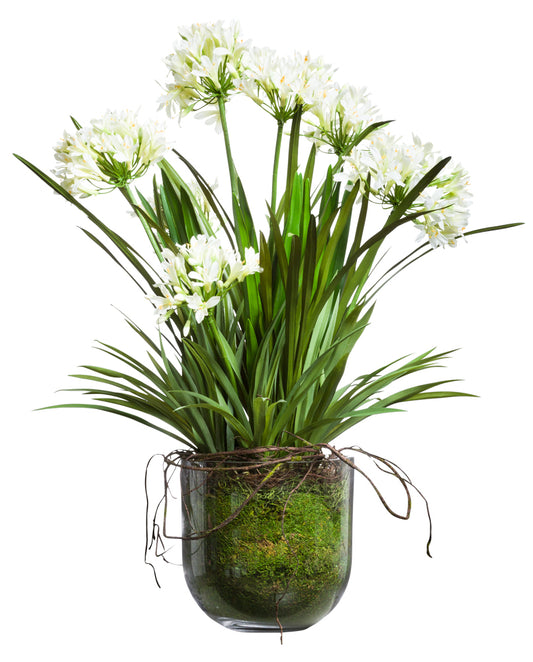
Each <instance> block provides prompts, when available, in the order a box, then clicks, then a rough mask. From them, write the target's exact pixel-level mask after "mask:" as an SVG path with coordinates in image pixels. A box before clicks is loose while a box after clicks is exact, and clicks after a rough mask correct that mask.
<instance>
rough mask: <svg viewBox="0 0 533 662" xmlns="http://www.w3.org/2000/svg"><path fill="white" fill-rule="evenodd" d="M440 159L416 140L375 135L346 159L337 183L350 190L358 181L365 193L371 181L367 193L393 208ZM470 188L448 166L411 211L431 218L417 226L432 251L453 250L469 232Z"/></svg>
mask: <svg viewBox="0 0 533 662" xmlns="http://www.w3.org/2000/svg"><path fill="white" fill-rule="evenodd" d="M441 158H442V157H441V156H440V155H439V154H438V153H437V152H435V151H434V150H433V145H432V144H431V143H422V142H421V140H420V139H419V138H418V137H417V136H413V141H412V142H411V143H406V142H402V141H401V140H399V139H398V138H396V137H394V136H392V135H391V134H390V133H389V132H385V131H376V132H374V133H372V134H371V135H370V136H369V137H368V138H367V139H365V140H363V141H362V143H361V144H360V145H358V146H357V148H356V149H354V150H353V151H352V152H351V153H350V154H349V155H348V156H347V157H346V159H345V160H344V164H343V172H342V174H341V175H339V179H344V180H345V181H347V182H349V183H350V184H354V183H355V182H357V181H358V180H359V181H360V182H361V186H362V187H363V188H364V187H366V186H367V184H366V182H367V178H368V176H369V175H370V186H369V189H368V191H367V193H368V194H370V195H372V196H373V197H375V198H376V199H377V200H379V201H380V202H381V203H382V204H384V205H386V206H391V207H393V206H397V205H398V204H400V203H401V202H402V200H403V199H404V198H405V196H406V195H407V193H408V192H409V190H411V189H412V188H413V187H414V186H415V185H416V184H417V183H418V182H419V181H420V180H421V179H422V177H423V176H424V175H425V174H426V173H427V172H429V170H431V168H432V167H433V166H435V165H436V164H437V163H438V162H439V161H440V160H441ZM468 184H469V181H468V175H467V173H466V171H465V170H464V169H463V168H462V167H461V166H460V165H455V164H453V162H449V163H448V164H447V165H446V166H445V168H444V169H443V170H441V172H440V173H439V175H438V177H437V178H436V179H434V180H433V181H432V182H431V183H430V184H429V185H428V186H427V187H426V188H425V189H424V190H423V191H422V192H421V193H420V194H419V196H418V197H417V199H416V200H415V201H414V202H413V204H412V205H411V207H410V210H411V211H414V212H418V211H425V212H427V213H424V214H423V215H422V216H420V217H418V218H417V219H415V221H414V223H415V225H416V226H417V227H418V228H419V229H420V230H421V232H422V234H421V236H427V239H428V240H429V242H430V244H431V245H432V246H433V247H434V248H437V247H439V246H446V245H449V246H455V244H456V239H457V238H458V237H460V236H462V234H463V232H464V230H465V229H466V226H467V224H468V214H469V210H468V207H469V205H470V203H471V197H472V195H471V193H470V191H469V190H468Z"/></svg>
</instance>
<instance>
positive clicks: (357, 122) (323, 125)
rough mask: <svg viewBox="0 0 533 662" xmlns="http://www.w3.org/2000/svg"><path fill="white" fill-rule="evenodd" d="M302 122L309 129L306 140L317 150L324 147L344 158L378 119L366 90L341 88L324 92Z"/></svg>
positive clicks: (335, 87)
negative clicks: (315, 145)
mask: <svg viewBox="0 0 533 662" xmlns="http://www.w3.org/2000/svg"><path fill="white" fill-rule="evenodd" d="M304 119H305V120H306V122H307V123H308V124H309V125H310V126H311V127H312V130H311V131H310V132H309V134H308V137H310V138H311V139H312V140H314V141H315V142H316V143H317V144H318V145H319V146H321V145H327V146H329V147H330V148H331V149H332V150H333V151H334V152H335V153H337V154H345V153H347V152H348V151H350V149H351V148H352V147H353V144H354V142H355V141H356V140H357V138H358V137H359V136H361V134H362V133H363V132H364V131H365V130H366V129H368V128H369V127H370V126H371V125H372V124H374V123H376V122H378V121H379V119H380V118H379V115H378V110H377V108H376V106H374V105H373V104H372V103H371V101H370V97H369V95H368V93H367V91H366V88H364V87H362V88H356V87H353V86H352V85H344V86H342V87H341V86H329V87H328V88H325V89H324V92H323V94H321V95H317V96H316V98H315V103H314V104H313V105H312V106H311V107H310V108H309V112H308V114H307V115H306V116H305V118H304Z"/></svg>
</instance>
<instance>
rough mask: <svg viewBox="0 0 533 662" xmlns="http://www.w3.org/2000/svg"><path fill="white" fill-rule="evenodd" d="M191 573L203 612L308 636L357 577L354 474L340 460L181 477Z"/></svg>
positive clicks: (193, 470) (240, 625)
mask: <svg viewBox="0 0 533 662" xmlns="http://www.w3.org/2000/svg"><path fill="white" fill-rule="evenodd" d="M181 488H182V516H183V530H182V536H183V537H184V540H183V543H182V544H183V568H184V572H185V578H186V581H187V585H188V587H189V589H190V591H191V593H192V595H193V597H194V599H195V600H196V602H197V603H198V605H199V606H200V607H201V608H202V609H203V611H204V612H205V613H206V614H207V615H208V616H210V617H211V618H213V619H214V620H215V621H217V622H218V623H220V624H221V625H224V626H225V627H228V628H231V629H234V630H248V631H253V632H268V631H276V630H277V631H280V629H281V630H282V631H287V632H289V631H291V630H303V629H305V628H307V627H309V626H311V625H313V624H314V623H316V622H317V621H319V620H320V619H321V618H323V617H324V616H326V614H328V613H329V612H330V611H331V610H332V609H333V607H335V605H336V604H337V603H338V601H339V600H340V598H341V596H342V594H343V593H344V590H345V588H346V585H347V583H348V579H349V576H350V568H351V541H352V502H353V471H352V469H351V468H350V467H349V466H348V465H347V464H346V463H345V462H342V461H341V460H339V459H336V458H335V459H330V458H327V459H326V458H324V459H323V460H320V461H318V462H317V461H316V460H315V461H309V460H304V461H299V460H298V461H294V460H291V461H290V462H288V463H280V464H275V463H274V464H269V465H267V466H263V467H260V468H257V463H253V462H250V463H248V464H247V465H246V466H243V463H238V466H237V465H234V466H232V465H231V463H227V462H226V463H225V464H224V465H223V466H222V467H221V466H219V465H217V466H216V467H215V466H209V464H208V463H206V462H205V461H204V462H195V461H194V460H188V461H187V462H186V463H184V465H182V468H181Z"/></svg>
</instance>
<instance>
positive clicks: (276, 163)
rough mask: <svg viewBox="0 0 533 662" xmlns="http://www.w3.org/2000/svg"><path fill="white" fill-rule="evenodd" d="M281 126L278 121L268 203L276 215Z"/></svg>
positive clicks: (281, 123) (282, 123)
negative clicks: (270, 192) (270, 194)
mask: <svg viewBox="0 0 533 662" xmlns="http://www.w3.org/2000/svg"><path fill="white" fill-rule="evenodd" d="M283 126H284V122H282V121H278V132H277V135H276V149H275V151H274V168H273V172H272V197H271V201H270V208H271V209H272V211H273V212H274V213H276V197H277V192H278V168H279V156H280V152H281V140H282V138H283Z"/></svg>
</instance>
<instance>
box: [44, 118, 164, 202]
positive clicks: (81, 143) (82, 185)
mask: <svg viewBox="0 0 533 662" xmlns="http://www.w3.org/2000/svg"><path fill="white" fill-rule="evenodd" d="M164 131H165V127H164V125H163V124H161V123H160V122H157V121H150V122H145V123H143V124H141V123H140V122H139V119H138V117H137V113H135V112H132V111H128V110H126V111H122V112H112V111H108V112H106V113H105V115H104V116H103V117H101V118H99V119H94V120H92V122H91V124H90V126H87V127H82V128H79V129H78V130H77V131H76V132H75V133H74V134H69V133H67V132H66V131H65V133H64V135H63V138H62V140H61V141H60V142H59V144H58V145H57V146H56V147H55V159H56V161H57V162H58V165H57V167H56V169H55V170H54V171H53V173H54V174H55V175H56V176H57V177H59V179H60V181H61V185H62V186H63V188H65V189H66V190H67V191H68V192H69V193H72V194H73V195H80V196H81V197H86V196H89V195H94V194H96V193H105V192H108V191H111V190H112V189H114V188H117V187H123V186H125V185H126V184H127V183H128V182H129V181H131V180H132V179H135V178H136V177H140V176H141V175H143V174H144V173H145V172H146V170H147V169H148V167H149V166H150V165H151V164H152V163H156V162H157V161H160V160H161V159H162V158H163V157H164V156H165V154H166V152H167V150H168V145H167V142H166V139H165V135H164Z"/></svg>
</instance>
